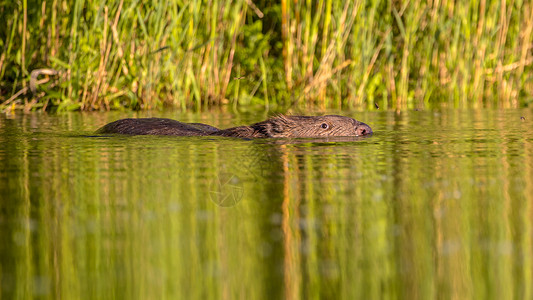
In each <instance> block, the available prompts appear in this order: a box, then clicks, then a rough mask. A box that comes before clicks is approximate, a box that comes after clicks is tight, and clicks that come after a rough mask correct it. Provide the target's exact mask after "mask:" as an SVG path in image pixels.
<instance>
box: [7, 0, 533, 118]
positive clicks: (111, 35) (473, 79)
mask: <svg viewBox="0 0 533 300" xmlns="http://www.w3.org/2000/svg"><path fill="white" fill-rule="evenodd" d="M0 19H2V20H4V24H3V25H4V26H2V29H0V50H1V53H0V109H4V110H5V109H15V108H21V109H25V110H36V109H59V110H77V109H80V110H107V109H118V108H122V107H126V108H130V109H151V108H158V107H162V106H167V105H168V106H175V107H180V108H181V109H187V108H194V109H202V108H205V107H208V106H212V105H224V104H227V105H231V107H237V106H241V107H244V106H268V107H270V106H272V105H274V106H284V107H287V106H290V105H304V106H305V105H319V106H322V107H355V108H362V109H373V108H374V106H375V105H378V106H380V107H382V108H393V109H406V108H414V107H418V108H424V107H432V106H437V105H439V106H440V105H446V106H451V107H481V106H501V107H518V106H527V105H530V104H531V103H532V102H533V75H532V74H533V72H532V71H533V53H532V51H533V50H532V43H533V3H532V2H531V1H522V0H518V1H501V2H493V1H488V2H487V1H485V0H478V1H469V2H464V1H463V2H457V3H456V2H453V1H452V2H450V1H442V2H439V1H436V2H434V3H433V4H432V3H427V2H426V1H419V0H415V1H407V2H403V1H379V0H373V1H367V2H364V3H363V2H354V1H347V0H346V1H332V0H325V1H324V0H318V1H311V0H306V1H288V0H281V1H280V2H271V1H266V0H259V1H252V0H235V1H221V0H212V1H200V0H191V1H180V0H174V1H172V0H159V1H138V0H137V1H136V0H133V1H123V0H121V1H116V2H113V3H110V2H108V1H102V0H88V1H81V0H76V1H72V2H71V1H64V0H44V1H33V0H16V1H1V2H0Z"/></svg>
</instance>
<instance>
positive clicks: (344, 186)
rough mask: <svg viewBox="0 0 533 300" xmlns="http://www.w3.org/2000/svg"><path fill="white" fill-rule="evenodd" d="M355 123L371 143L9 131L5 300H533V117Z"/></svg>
mask: <svg viewBox="0 0 533 300" xmlns="http://www.w3.org/2000/svg"><path fill="white" fill-rule="evenodd" d="M345 114H346V113H345ZM355 115H356V117H357V118H358V119H360V120H363V121H365V122H366V123H369V124H370V125H371V126H372V127H373V128H374V130H375V134H374V136H372V137H370V138H364V139H348V140H347V139H340V140H330V141H319V140H299V141H279V140H278V141H272V140H253V141H246V140H237V139H224V138H216V139H213V138H197V137H188V138H169V137H102V136H99V137H97V136H91V131H92V130H94V129H96V128H97V127H99V126H100V125H102V124H104V123H105V122H106V121H110V119H113V118H114V116H109V117H102V115H83V114H71V115H58V116H47V115H28V116H17V117H16V118H14V119H6V118H4V117H0V168H1V170H2V172H1V173H0V195H1V197H2V201H0V239H1V242H0V262H1V265H0V282H1V296H2V299H24V298H32V297H39V298H50V299H57V298H67V299H78V298H89V299H115V298H119V299H164V298H226V299H234V298H237V297H239V298H244V297H246V298H268V299H270V298H319V297H322V298H363V299H376V298H380V299H381V298H408V299H412V298H422V299H428V298H479V299H487V298H493V299H507V298H521V299H528V298H532V297H533V295H532V291H531V286H532V284H533V282H532V274H531V272H532V271H531V270H532V267H533V265H532V260H531V259H532V255H533V254H532V237H533V235H532V231H531V226H532V224H531V220H532V219H533V218H532V214H533V210H532V209H533V208H532V205H531V201H532V195H533V183H532V179H531V178H533V171H532V169H533V163H532V155H533V147H532V141H533V131H532V129H531V128H532V126H531V120H533V115H532V114H531V112H530V111H528V110H517V111H503V112H499V111H491V110H486V111H439V112H408V113H402V114H395V113H389V112H382V113H378V112H371V113H359V114H355ZM521 116H525V118H526V120H525V121H521V120H520V117H521ZM171 117H174V118H177V119H184V120H186V121H198V120H197V119H195V118H197V117H198V116H171ZM227 118H228V116H225V115H222V116H213V117H212V120H210V121H209V120H207V121H206V120H201V121H204V122H207V123H211V124H214V125H221V124H226V123H227V122H228V120H227ZM250 121H256V120H250ZM222 127H224V126H222Z"/></svg>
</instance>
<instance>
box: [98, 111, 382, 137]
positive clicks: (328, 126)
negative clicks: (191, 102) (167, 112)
mask: <svg viewBox="0 0 533 300" xmlns="http://www.w3.org/2000/svg"><path fill="white" fill-rule="evenodd" d="M97 133H119V134H131V135H177V136H226V137H240V138H283V137H285V138H300V137H331V136H361V135H367V134H370V133H372V129H371V128H370V127H369V126H368V125H366V124H365V123H362V122H359V121H357V120H355V119H352V118H349V117H344V116H337V115H328V116H285V115H278V116H275V117H272V118H270V119H268V120H266V121H262V122H259V123H255V124H252V125H250V126H238V127H233V128H228V129H222V130H220V129H218V128H216V127H213V126H210V125H206V124H202V123H182V122H179V121H175V120H171V119H161V118H147V119H122V120H118V121H115V122H112V123H109V124H107V125H105V126H104V127H102V128H100V129H99V130H98V131H97Z"/></svg>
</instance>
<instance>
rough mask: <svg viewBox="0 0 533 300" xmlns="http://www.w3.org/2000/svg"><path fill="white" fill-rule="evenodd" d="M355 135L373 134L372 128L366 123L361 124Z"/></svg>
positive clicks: (357, 127)
mask: <svg viewBox="0 0 533 300" xmlns="http://www.w3.org/2000/svg"><path fill="white" fill-rule="evenodd" d="M355 134H356V135H359V136H360V135H367V134H372V128H370V126H368V125H366V124H365V123H363V122H361V123H359V125H357V126H356V127H355Z"/></svg>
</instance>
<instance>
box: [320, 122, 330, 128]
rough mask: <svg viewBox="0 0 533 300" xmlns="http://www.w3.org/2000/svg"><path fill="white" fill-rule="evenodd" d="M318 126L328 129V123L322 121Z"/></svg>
mask: <svg viewBox="0 0 533 300" xmlns="http://www.w3.org/2000/svg"><path fill="white" fill-rule="evenodd" d="M320 127H322V128H324V129H328V127H329V126H328V124H327V123H322V125H320Z"/></svg>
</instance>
